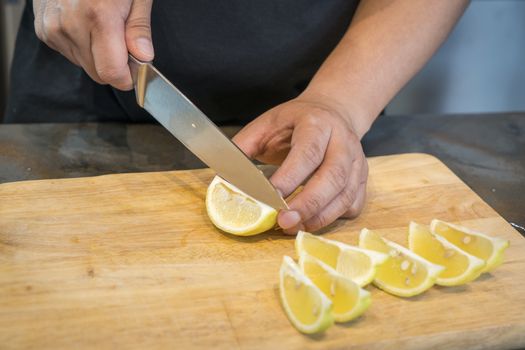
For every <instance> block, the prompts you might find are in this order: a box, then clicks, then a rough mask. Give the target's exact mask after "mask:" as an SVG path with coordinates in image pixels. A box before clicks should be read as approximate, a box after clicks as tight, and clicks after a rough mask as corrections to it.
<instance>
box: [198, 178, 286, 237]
mask: <svg viewBox="0 0 525 350" xmlns="http://www.w3.org/2000/svg"><path fill="white" fill-rule="evenodd" d="M206 210H207V212H208V216H209V217H210V220H211V221H212V222H213V224H214V225H215V226H217V227H218V228H219V229H221V230H223V231H225V232H228V233H231V234H234V235H237V236H252V235H256V234H258V233H261V232H264V231H267V230H269V229H271V228H273V227H274V226H275V224H276V221H277V211H276V210H275V209H273V208H272V207H270V206H268V205H266V204H264V203H261V202H259V201H257V200H256V199H254V198H252V197H250V196H249V195H247V194H245V193H243V192H242V191H241V190H239V189H238V188H236V187H235V186H233V185H232V184H230V183H229V182H227V181H225V180H223V179H222V178H221V177H219V176H215V178H214V179H213V181H212V182H211V183H210V185H209V186H208V191H207V193H206Z"/></svg>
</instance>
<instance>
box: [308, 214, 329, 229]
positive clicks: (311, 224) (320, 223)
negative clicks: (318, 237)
mask: <svg viewBox="0 0 525 350" xmlns="http://www.w3.org/2000/svg"><path fill="white" fill-rule="evenodd" d="M328 224H329V222H328V220H327V219H326V218H325V217H324V216H321V215H316V216H314V217H313V218H311V219H310V220H309V221H308V224H307V225H306V227H305V228H306V230H307V231H315V230H318V229H320V228H321V227H324V226H326V225H328Z"/></svg>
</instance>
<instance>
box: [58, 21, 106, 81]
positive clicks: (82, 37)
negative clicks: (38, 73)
mask: <svg viewBox="0 0 525 350" xmlns="http://www.w3.org/2000/svg"><path fill="white" fill-rule="evenodd" d="M62 20H63V21H62V26H63V27H64V28H66V30H65V33H66V35H67V38H68V42H69V43H70V45H71V49H70V51H71V56H73V57H74V61H75V62H77V63H76V64H77V65H78V66H81V67H82V68H83V69H84V71H85V72H86V74H87V75H89V77H90V78H91V79H93V80H94V81H96V82H97V83H99V84H104V83H105V82H104V81H103V80H102V78H100V77H99V75H98V73H97V70H96V67H95V62H94V60H93V54H92V52H91V37H90V32H89V31H86V30H83V29H82V28H79V27H78V24H77V23H75V19H74V18H71V17H68V18H63V19H62Z"/></svg>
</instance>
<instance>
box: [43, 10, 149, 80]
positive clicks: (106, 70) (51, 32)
mask: <svg viewBox="0 0 525 350" xmlns="http://www.w3.org/2000/svg"><path fill="white" fill-rule="evenodd" d="M152 2H153V0H111V1H108V0H34V1H33V12H34V14H35V31H36V35H37V36H38V38H39V39H40V40H42V41H43V42H44V43H46V44H47V45H48V46H49V47H51V48H53V49H55V50H56V51H58V52H60V53H61V54H62V55H64V56H66V57H67V58H68V59H69V60H70V61H71V62H73V63H74V64H76V65H78V66H80V67H82V68H84V70H85V71H86V73H87V74H88V75H89V76H90V77H91V78H92V79H93V80H95V81H97V82H98V83H100V84H110V85H112V86H114V87H115V88H117V89H120V90H130V89H131V88H132V87H133V82H132V80H131V73H130V71H129V67H128V51H129V52H130V53H131V54H133V55H134V56H135V57H137V58H138V59H139V60H143V61H150V60H152V59H153V45H152V43H151V29H150V15H151V5H152Z"/></svg>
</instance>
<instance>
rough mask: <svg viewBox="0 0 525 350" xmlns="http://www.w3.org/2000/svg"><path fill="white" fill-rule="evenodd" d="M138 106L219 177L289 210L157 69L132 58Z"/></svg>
mask: <svg viewBox="0 0 525 350" xmlns="http://www.w3.org/2000/svg"><path fill="white" fill-rule="evenodd" d="M129 66H130V69H131V75H132V77H133V82H134V84H135V93H136V95H137V103H138V104H139V105H140V106H141V107H143V108H144V109H145V110H146V111H148V112H149V113H150V114H151V115H152V116H153V117H154V118H155V119H157V121H158V122H159V123H160V124H162V125H163V126H164V127H165V128H166V129H168V131H169V132H171V133H172V134H173V136H175V137H176V138H177V139H178V140H179V141H180V142H182V143H183V144H184V145H185V146H186V147H187V148H188V149H189V150H190V151H191V152H192V153H193V154H195V155H196V156H197V157H199V158H200V159H201V160H202V161H203V162H204V163H205V164H206V165H208V166H209V167H210V168H212V169H213V170H215V171H216V172H217V174H218V175H219V176H221V177H222V178H223V179H225V180H226V181H228V182H230V183H231V184H233V185H234V186H236V187H237V188H239V189H240V190H242V191H243V192H245V193H247V194H249V195H250V196H252V197H253V198H255V199H257V200H258V201H261V202H263V203H265V204H267V205H269V206H271V207H273V208H275V209H285V208H288V206H287V205H286V202H285V201H284V200H283V198H282V197H281V196H280V195H279V193H278V192H277V191H276V189H275V188H274V187H273V185H272V184H271V183H270V181H269V180H268V179H267V178H266V177H265V176H264V174H263V173H262V172H261V171H260V170H259V169H258V168H257V167H256V166H255V165H254V164H253V163H252V161H251V160H250V159H249V158H248V157H247V156H246V155H245V154H244V153H243V152H242V151H241V150H240V149H239V148H238V147H237V146H236V145H235V144H234V143H233V142H231V141H230V140H229V139H228V137H226V136H225V135H224V134H223V133H222V132H221V130H220V129H219V128H218V127H217V126H216V125H215V124H214V123H213V122H212V121H211V120H209V119H208V117H206V115H204V113H202V112H201V111H200V110H199V109H198V108H197V107H196V106H195V105H194V104H193V103H191V101H190V100H188V99H187V98H186V96H184V95H183V94H182V93H181V92H180V91H179V90H178V89H177V88H176V87H175V86H173V84H171V83H170V82H169V81H168V80H167V79H166V78H165V77H164V76H163V75H162V74H161V73H160V72H159V71H158V70H157V69H156V68H155V67H153V66H152V65H151V64H149V63H144V62H140V61H138V60H137V59H135V58H134V57H133V56H131V55H130V56H129Z"/></svg>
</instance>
